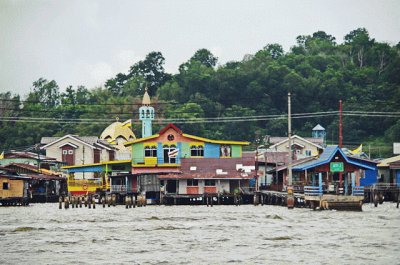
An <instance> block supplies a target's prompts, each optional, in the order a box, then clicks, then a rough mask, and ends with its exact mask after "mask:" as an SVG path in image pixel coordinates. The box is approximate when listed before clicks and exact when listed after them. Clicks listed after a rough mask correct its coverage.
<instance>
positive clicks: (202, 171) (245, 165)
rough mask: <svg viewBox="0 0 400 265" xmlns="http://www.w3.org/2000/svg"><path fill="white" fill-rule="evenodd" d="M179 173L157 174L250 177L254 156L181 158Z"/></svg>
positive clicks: (179, 176)
mask: <svg viewBox="0 0 400 265" xmlns="http://www.w3.org/2000/svg"><path fill="white" fill-rule="evenodd" d="M181 161H182V163H181V171H182V173H181V174H168V175H163V176H159V179H171V178H173V179H252V178H253V177H254V176H255V175H256V172H255V165H254V157H243V158H182V160H181Z"/></svg>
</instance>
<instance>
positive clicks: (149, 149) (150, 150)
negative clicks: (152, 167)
mask: <svg viewBox="0 0 400 265" xmlns="http://www.w3.org/2000/svg"><path fill="white" fill-rule="evenodd" d="M144 156H145V157H157V148H156V147H155V146H146V147H145V148H144Z"/></svg>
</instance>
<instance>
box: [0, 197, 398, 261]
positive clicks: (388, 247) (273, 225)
mask: <svg viewBox="0 0 400 265" xmlns="http://www.w3.org/2000/svg"><path fill="white" fill-rule="evenodd" d="M363 210H364V211H363V212H336V211H312V210H309V209H294V210H288V209H286V208H285V207H279V206H257V207H255V206H252V205H243V206H240V207H235V206H214V207H205V206H172V207H171V206H148V207H144V208H135V209H125V207H124V206H117V207H111V208H105V209H103V208H100V207H98V208H97V209H86V208H79V209H68V210H59V209H58V204H35V205H31V206H29V207H9V208H7V207H1V208H0V218H1V219H0V220H1V222H0V249H1V253H2V254H1V255H0V264H110V263H113V264H123V263H131V264H210V263H211V264H222V263H242V264H266V263H269V264H288V263H292V264H389V263H391V264H399V263H400V233H399V231H400V209H396V207H395V205H394V204H392V203H384V204H383V205H379V207H378V208H374V207H373V206H372V205H364V206H363Z"/></svg>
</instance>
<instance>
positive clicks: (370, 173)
mask: <svg viewBox="0 0 400 265" xmlns="http://www.w3.org/2000/svg"><path fill="white" fill-rule="evenodd" d="M377 174H378V173H377V171H375V170H365V177H364V178H360V186H371V185H374V184H375V183H376V182H377Z"/></svg>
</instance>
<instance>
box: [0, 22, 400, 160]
mask: <svg viewBox="0 0 400 265" xmlns="http://www.w3.org/2000/svg"><path fill="white" fill-rule="evenodd" d="M164 62H165V59H164V57H163V55H162V54H161V53H160V52H151V53H149V54H148V55H147V56H146V58H145V59H144V60H143V61H139V62H137V63H135V64H134V65H132V66H131V67H130V69H129V72H128V73H126V74H124V73H119V74H117V75H116V76H115V77H114V78H112V79H110V80H108V81H106V83H105V85H104V88H94V89H91V90H89V89H87V88H85V87H83V86H80V87H77V88H75V89H74V88H73V87H67V88H66V89H65V92H61V90H60V88H59V87H58V85H57V83H56V81H54V80H51V81H49V80H46V79H43V78H40V79H39V80H37V81H35V82H34V83H33V87H32V89H31V92H30V93H29V95H28V96H27V98H26V99H21V97H20V96H18V95H13V94H11V93H10V92H7V93H2V94H0V104H1V106H0V118H1V120H0V124H1V128H0V148H2V149H3V150H4V149H13V148H19V147H24V146H30V145H33V144H35V143H38V142H39V141H40V138H41V137H43V136H53V135H64V134H67V133H73V134H79V135H100V133H101V132H102V130H103V129H104V128H105V127H106V126H107V124H109V123H110V122H112V120H114V119H115V118H116V117H119V118H120V120H123V119H129V118H132V119H133V120H134V121H137V120H138V116H137V114H136V113H137V110H138V108H139V107H140V105H141V97H142V95H143V93H144V87H145V86H147V87H148V89H149V93H150V95H151V96H152V100H153V102H154V107H155V109H156V113H157V118H158V119H162V120H158V121H157V122H156V124H155V126H154V127H155V128H154V129H153V131H156V130H157V129H158V128H160V127H161V126H163V125H164V124H166V123H168V122H169V121H171V120H172V121H175V123H176V124H177V125H178V127H180V128H181V129H182V130H183V131H184V132H186V133H189V134H195V135H199V136H203V137H208V138H214V139H232V140H247V141H251V142H256V141H257V140H258V139H261V138H262V137H263V136H264V135H274V136H285V135H286V134H287V132H286V131H287V120H286V119H285V118H282V117H279V119H277V118H273V117H272V116H271V115H282V114H286V113H287V93H288V92H291V94H292V99H291V101H292V113H294V114H296V113H310V114H309V115H308V116H307V117H303V118H294V119H293V126H292V128H293V130H294V133H296V134H299V135H302V136H310V135H311V129H312V128H313V127H314V126H315V125H316V124H318V123H319V124H321V125H322V126H323V127H325V128H326V130H327V141H328V143H337V139H338V120H339V119H338V114H337V113H334V114H329V112H331V111H338V108H339V100H341V99H342V100H343V110H344V111H359V112H360V113H361V114H360V115H354V114H353V115H350V114H348V115H346V113H345V115H344V117H343V133H344V143H345V144H347V145H349V146H356V145H359V144H361V143H363V144H364V145H366V144H368V143H369V144H371V148H372V149H371V151H372V154H373V156H375V157H377V156H382V155H388V154H389V155H390V152H391V143H392V142H393V141H400V119H399V118H398V117H399V116H398V115H397V116H396V114H393V115H389V114H387V113H389V112H396V111H397V109H398V105H399V102H400V101H399V98H400V74H399V73H400V43H399V44H397V45H395V46H391V45H389V44H387V43H381V42H377V41H375V40H374V39H373V38H371V37H370V36H369V33H368V31H367V30H366V29H364V28H359V29H356V30H353V31H351V32H350V33H349V34H347V35H346V36H345V37H344V41H343V43H341V44H338V43H336V39H335V37H333V36H331V35H329V34H327V33H325V32H323V31H318V32H315V33H314V34H312V35H307V36H298V37H297V44H296V45H295V46H293V47H292V48H291V49H290V51H288V52H284V50H283V48H282V47H281V45H279V44H268V45H266V46H265V47H264V48H263V49H261V50H259V51H258V52H256V53H255V54H254V55H245V56H244V59H243V60H242V61H238V62H228V63H226V64H224V65H218V66H217V63H218V58H216V57H215V56H214V55H213V54H212V53H211V52H210V51H208V50H207V49H201V50H198V51H197V52H196V53H195V54H194V55H193V56H192V57H191V58H190V59H189V60H188V61H187V62H184V63H182V64H181V65H180V67H179V71H178V73H177V74H174V75H171V74H168V73H166V72H165V70H164V67H163V65H164ZM377 111H379V112H385V113H386V115H383V116H382V115H381V116H377V117H373V116H371V115H372V114H373V112H377ZM316 113H320V114H316ZM324 113H325V114H324ZM366 114H369V116H366ZM259 116H268V117H264V118H261V117H259ZM229 117H230V118H231V119H232V121H230V122H215V121H216V120H215V118H229ZM243 117H246V118H244V119H243ZM212 118H214V119H212ZM22 119H24V122H22V121H21V120H22ZM178 119H186V120H187V119H190V120H191V121H197V122H196V123H187V122H182V120H180V121H179V120H178ZM177 120H178V121H177ZM134 130H135V133H136V134H137V136H138V137H140V132H141V129H140V123H138V122H136V123H135V124H134ZM378 150H379V151H378Z"/></svg>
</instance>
